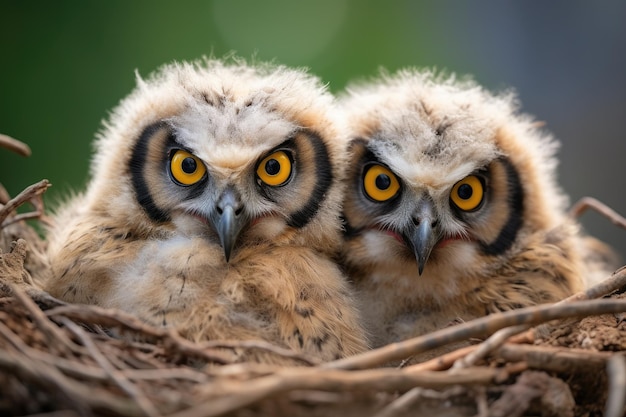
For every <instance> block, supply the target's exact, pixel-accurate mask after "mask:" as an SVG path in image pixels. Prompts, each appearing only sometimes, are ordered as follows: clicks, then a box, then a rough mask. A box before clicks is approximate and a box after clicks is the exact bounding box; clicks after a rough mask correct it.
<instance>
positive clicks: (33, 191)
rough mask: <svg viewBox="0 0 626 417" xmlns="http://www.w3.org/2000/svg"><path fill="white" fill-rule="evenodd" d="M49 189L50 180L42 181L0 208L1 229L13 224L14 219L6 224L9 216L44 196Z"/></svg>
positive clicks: (27, 188)
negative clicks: (23, 205) (24, 205)
mask: <svg viewBox="0 0 626 417" xmlns="http://www.w3.org/2000/svg"><path fill="white" fill-rule="evenodd" d="M48 187H50V182H49V181H48V180H41V181H39V182H37V183H35V184H33V185H30V186H28V187H26V188H25V189H24V190H23V191H22V192H21V193H19V194H18V195H17V196H15V198H13V199H11V200H9V202H7V203H6V204H5V205H4V206H2V207H0V228H3V227H6V226H7V225H8V224H10V223H12V222H13V219H10V220H7V222H5V219H6V218H7V217H9V215H10V214H11V213H13V212H14V211H15V210H16V209H17V208H18V207H19V206H21V205H22V204H24V203H26V202H27V201H29V200H32V199H34V198H35V197H37V196H39V195H41V194H43V193H44V192H45V191H46V190H47V189H48Z"/></svg>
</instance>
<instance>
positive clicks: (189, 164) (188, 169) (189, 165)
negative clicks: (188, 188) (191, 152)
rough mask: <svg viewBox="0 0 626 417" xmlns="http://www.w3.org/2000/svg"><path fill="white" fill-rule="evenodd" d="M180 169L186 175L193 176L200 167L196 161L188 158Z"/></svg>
mask: <svg viewBox="0 0 626 417" xmlns="http://www.w3.org/2000/svg"><path fill="white" fill-rule="evenodd" d="M180 168H181V169H182V170H183V172H184V173H185V174H193V173H194V172H196V168H198V166H197V164H196V160H195V159H193V158H192V157H190V156H188V157H187V158H185V159H183V162H182V163H181V164H180Z"/></svg>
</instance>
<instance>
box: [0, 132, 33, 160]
mask: <svg viewBox="0 0 626 417" xmlns="http://www.w3.org/2000/svg"><path fill="white" fill-rule="evenodd" d="M0 147H2V148H5V149H8V150H10V151H13V152H15V153H17V154H19V155H22V156H30V153H31V152H30V147H29V146H28V145H27V144H25V143H24V142H21V141H19V140H17V139H13V138H12V137H11V136H7V135H3V134H2V133H0Z"/></svg>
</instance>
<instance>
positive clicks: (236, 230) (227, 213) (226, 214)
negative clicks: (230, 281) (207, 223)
mask: <svg viewBox="0 0 626 417" xmlns="http://www.w3.org/2000/svg"><path fill="white" fill-rule="evenodd" d="M210 220H211V222H212V223H213V227H214V228H215V230H216V231H217V234H218V236H219V238H220V243H221V244H222V248H223V249H224V256H225V257H226V262H228V261H229V260H230V255H231V253H232V251H233V248H234V247H235V244H236V243H237V238H238V237H239V234H240V233H241V230H242V229H243V228H244V226H245V225H246V224H247V223H248V217H247V216H246V215H245V213H244V210H243V204H242V202H241V197H240V196H239V194H238V193H237V192H236V191H235V190H233V189H232V188H227V189H225V190H224V192H223V193H222V195H221V196H220V198H219V199H218V200H217V203H216V204H215V208H214V210H213V212H212V213H211V217H210Z"/></svg>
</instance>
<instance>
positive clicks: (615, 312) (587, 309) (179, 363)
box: [0, 135, 626, 417]
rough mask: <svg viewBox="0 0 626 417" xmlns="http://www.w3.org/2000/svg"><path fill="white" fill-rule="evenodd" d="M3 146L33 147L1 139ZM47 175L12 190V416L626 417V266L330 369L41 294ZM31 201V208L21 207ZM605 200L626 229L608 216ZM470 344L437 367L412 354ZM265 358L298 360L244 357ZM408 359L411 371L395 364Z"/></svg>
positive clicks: (1, 287)
mask: <svg viewBox="0 0 626 417" xmlns="http://www.w3.org/2000/svg"><path fill="white" fill-rule="evenodd" d="M0 146H4V147H7V148H10V149H13V150H17V151H21V152H22V153H23V154H28V148H27V147H25V145H23V144H20V143H19V142H17V141H14V142H12V140H11V139H10V138H7V137H5V136H2V135H0ZM48 186H49V184H48V182H47V181H45V180H44V181H41V182H39V183H37V184H34V185H33V186H31V187H28V188H27V189H26V190H24V191H23V192H22V193H20V194H19V195H18V196H16V197H15V198H13V199H11V198H9V196H8V194H7V193H6V191H4V189H3V188H2V187H1V186H0V203H1V205H0V249H1V250H0V387H2V388H1V389H0V414H3V415H5V414H7V415H28V414H38V415H51V416H52V415H54V416H75V415H86V416H89V415H111V416H177V417H183V416H188V417H194V416H218V415H235V416H255V415H284V416H329V415H340V414H341V415H342V416H345V417H349V416H378V417H383V416H385V417H387V416H405V415H429V416H431V415H433V416H434V415H437V416H476V415H478V416H507V417H514V416H526V415H541V416H595V415H605V416H607V417H618V416H622V415H624V406H625V402H626V398H625V397H626V358H625V356H624V352H625V351H626V314H625V312H626V295H625V294H623V292H624V291H625V290H626V267H624V268H622V269H619V270H618V271H616V272H615V273H614V274H613V275H612V276H610V277H607V279H606V280H604V281H603V282H602V283H600V284H598V285H596V286H594V287H592V288H589V289H588V290H587V291H585V292H583V293H579V294H575V295H573V296H572V297H569V298H568V299H566V300H563V301H562V302H559V303H556V304H553V305H542V306H536V307H530V308H524V309H519V310H515V311H511V312H506V313H501V314H493V315H490V316H487V317H484V318H480V319H477V320H473V321H470V322H465V323H461V324H458V325H455V326H451V327H447V328H444V329H441V330H439V331H436V332H434V333H431V334H427V335H424V336H420V337H417V338H414V339H410V340H406V341H403V342H401V343H396V344H392V345H388V346H385V347H382V348H379V349H375V350H371V351H368V352H366V353H363V354H360V355H357V356H353V357H349V358H345V359H341V360H337V361H334V362H327V363H315V362H311V360H310V359H307V358H305V357H302V356H301V355H299V354H296V353H294V352H291V351H287V350H285V349H282V348H279V347H276V346H273V345H271V344H268V343H265V342H260V341H228V340H223V341H209V342H202V343H193V342H190V341H188V340H186V339H183V338H182V337H180V336H179V335H178V334H177V333H176V332H175V331H173V330H171V329H164V328H157V327H152V326H148V325H146V324H145V323H143V322H142V321H140V320H138V319H137V318H135V317H133V316H131V315H128V314H125V313H123V312H121V311H118V310H105V309H102V308H99V307H96V306H87V305H72V304H67V303H64V302H62V301H59V300H57V299H55V298H53V297H51V296H50V295H48V294H47V293H45V292H43V291H41V290H39V289H38V286H37V281H38V278H39V277H40V276H41V275H42V271H43V270H44V268H46V263H45V258H44V257H43V256H41V255H40V254H41V253H43V250H44V248H45V242H44V241H42V240H41V239H40V237H39V236H38V234H37V233H36V232H35V231H34V230H33V229H32V228H31V226H30V225H29V224H27V223H26V221H25V220H27V219H37V220H35V221H40V222H45V221H46V218H45V215H44V212H43V204H42V201H41V195H42V193H43V192H44V191H45V190H46V189H47V187H48ZM24 203H31V204H32V206H33V207H34V210H33V211H32V212H28V213H21V214H18V213H17V212H16V209H17V207H19V206H21V205H22V204H24ZM594 205H595V206H597V207H596V208H600V210H601V211H603V212H604V214H606V215H607V216H608V217H609V218H611V219H612V220H614V221H615V222H616V223H619V224H621V225H622V226H623V224H624V222H623V219H621V218H619V217H618V216H617V215H616V214H615V213H613V212H612V211H610V210H609V209H608V208H605V207H603V206H602V207H601V206H600V205H599V204H597V202H595V201H593V200H586V201H585V203H584V204H583V205H582V206H577V207H576V208H575V209H576V210H578V211H580V210H582V209H583V207H589V206H594ZM467 341H471V344H469V345H465V346H464V347H461V348H458V349H456V350H452V351H448V352H447V353H443V354H441V355H439V356H436V357H434V358H433V359H431V360H428V361H426V362H422V363H418V364H412V362H411V361H410V358H411V357H413V356H415V355H420V354H423V353H425V352H428V351H431V350H433V349H440V348H444V347H445V346H450V345H452V344H455V343H459V342H467ZM249 349H257V350H264V351H267V352H269V353H271V354H272V355H278V356H284V357H286V358H288V359H290V360H291V361H292V362H294V363H297V364H298V365H297V366H296V365H294V366H278V365H266V364H256V363H238V362H237V357H238V356H239V355H238V354H237V352H241V351H244V350H249ZM394 361H395V362H398V361H402V363H401V365H400V366H397V367H385V366H384V365H385V364H388V363H392V362H394Z"/></svg>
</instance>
